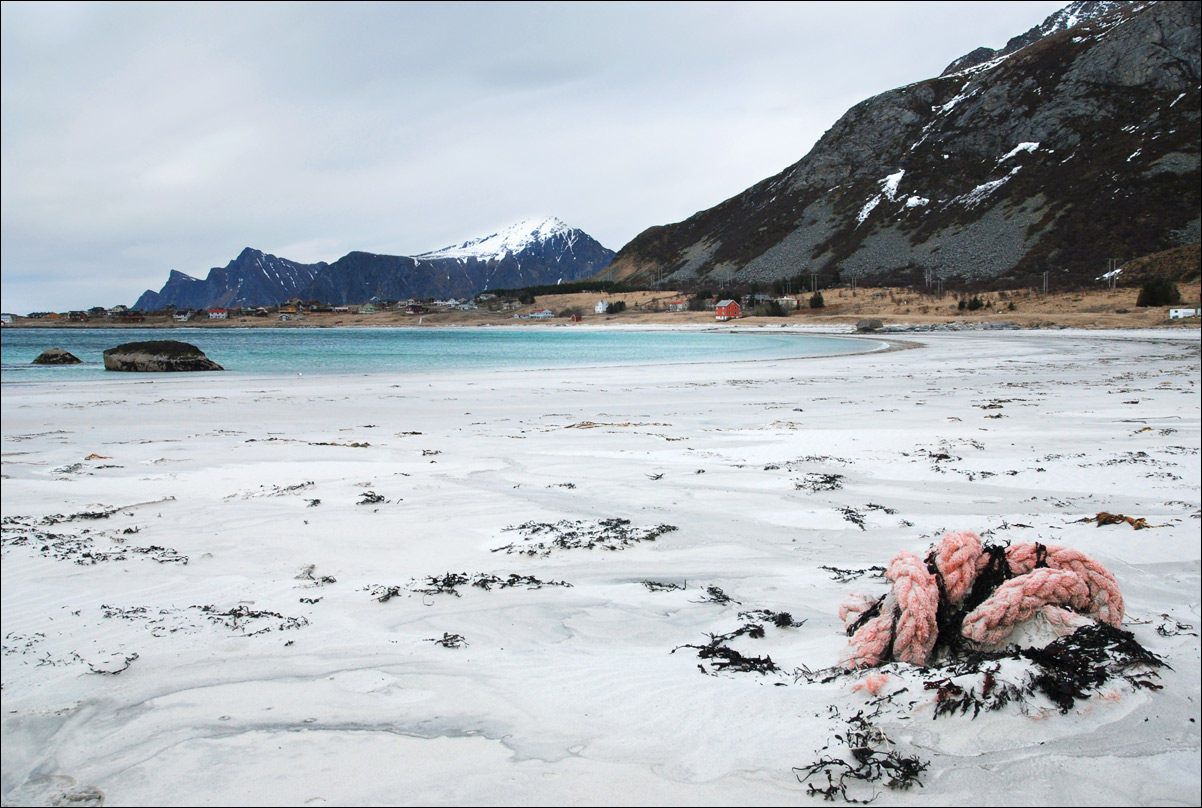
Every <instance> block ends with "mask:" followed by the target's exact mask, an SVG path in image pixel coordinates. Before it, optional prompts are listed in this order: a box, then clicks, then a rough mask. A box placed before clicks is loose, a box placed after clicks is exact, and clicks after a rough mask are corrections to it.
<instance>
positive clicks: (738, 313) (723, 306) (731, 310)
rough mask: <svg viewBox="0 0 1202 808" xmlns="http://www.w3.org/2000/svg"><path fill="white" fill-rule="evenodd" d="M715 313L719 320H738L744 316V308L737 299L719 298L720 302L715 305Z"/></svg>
mask: <svg viewBox="0 0 1202 808" xmlns="http://www.w3.org/2000/svg"><path fill="white" fill-rule="evenodd" d="M714 315H715V316H716V318H717V319H718V321H719V322H721V321H722V320H736V319H738V318H739V317H742V316H743V309H742V307H741V306H739V302H738V301H737V300H719V301H718V304H717V305H716V306H714Z"/></svg>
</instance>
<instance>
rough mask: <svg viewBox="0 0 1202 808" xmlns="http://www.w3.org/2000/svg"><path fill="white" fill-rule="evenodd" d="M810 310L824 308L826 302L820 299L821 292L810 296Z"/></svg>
mask: <svg viewBox="0 0 1202 808" xmlns="http://www.w3.org/2000/svg"><path fill="white" fill-rule="evenodd" d="M810 308H811V309H824V308H826V301H825V300H823V299H822V292H815V293H814V294H812V295H810Z"/></svg>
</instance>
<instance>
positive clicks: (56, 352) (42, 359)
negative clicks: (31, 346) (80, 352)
mask: <svg viewBox="0 0 1202 808" xmlns="http://www.w3.org/2000/svg"><path fill="white" fill-rule="evenodd" d="M32 364H34V365H81V364H83V360H82V359H80V358H79V357H78V356H76V355H75V354H73V353H71V352H70V351H65V350H63V349H62V348H47V349H46V350H44V351H42V352H41V353H40V354H38V358H37V359H35V360H33V363H32Z"/></svg>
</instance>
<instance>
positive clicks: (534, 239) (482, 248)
mask: <svg viewBox="0 0 1202 808" xmlns="http://www.w3.org/2000/svg"><path fill="white" fill-rule="evenodd" d="M572 232H573V231H572V228H570V227H568V226H567V225H566V224H564V223H563V222H562V221H560V220H559V219H557V218H555V217H554V216H548V217H546V218H543V219H526V220H524V221H521V222H518V223H517V224H515V225H511V226H510V227H507V228H505V229H504V230H502V231H501V232H499V233H493V234H492V235H490V236H484V237H483V238H475V239H471V240H470V241H465V242H463V243H462V244H453V245H451V246H450V247H443V248H442V249H441V250H434V251H433V252H428V253H422V254H421V255H418V256H416V257H417V258H421V259H425V260H430V259H434V258H475V259H477V260H480V261H500V260H501V259H502V258H504V257H505V256H506V255H508V254H510V253H520V252H521V251H522V250H525V249H527V248H529V247H531V246H532V245H534V244H538V243H540V242H544V241H548V240H550V239H551V238H553V237H555V236H557V235H565V236H568V237H569V239H571V235H570V234H571V233H572Z"/></svg>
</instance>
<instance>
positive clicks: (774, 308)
mask: <svg viewBox="0 0 1202 808" xmlns="http://www.w3.org/2000/svg"><path fill="white" fill-rule="evenodd" d="M751 313H752V315H754V316H756V317H787V316H788V314H789V313H788V312H787V311H785V307H784V306H782V305H781V304H779V303H777V302H776V301H775V300H770V301H768V302H767V303H761V304H760V305H758V306H756V307H755V310H754V311H752V312H751Z"/></svg>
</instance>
